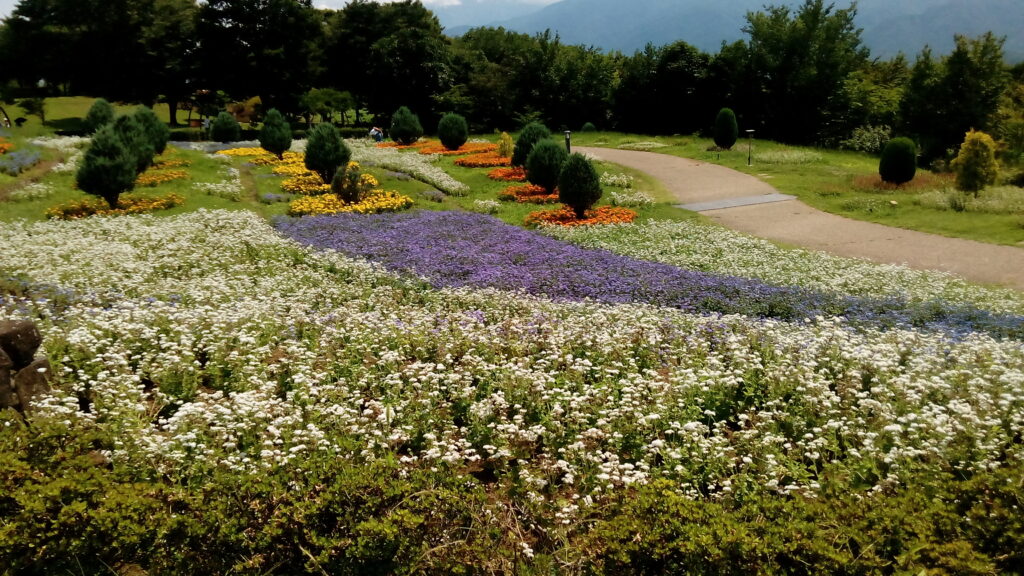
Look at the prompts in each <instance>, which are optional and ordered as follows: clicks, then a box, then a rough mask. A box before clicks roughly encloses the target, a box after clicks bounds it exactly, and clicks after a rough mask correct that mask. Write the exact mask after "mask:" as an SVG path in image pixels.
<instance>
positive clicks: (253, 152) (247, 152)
mask: <svg viewBox="0 0 1024 576" xmlns="http://www.w3.org/2000/svg"><path fill="white" fill-rule="evenodd" d="M217 154H221V155H223V156H272V157H274V158H277V156H274V155H273V154H271V153H270V152H267V151H266V150H264V149H263V148H258V147H257V148H231V149H229V150H221V151H219V152H217Z"/></svg>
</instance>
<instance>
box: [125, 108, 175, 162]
mask: <svg viewBox="0 0 1024 576" xmlns="http://www.w3.org/2000/svg"><path fill="white" fill-rule="evenodd" d="M134 116H135V121H136V122H138V123H139V126H141V127H142V132H143V134H145V136H146V139H147V140H149V143H150V144H151V145H152V146H153V152H154V153H155V154H163V153H164V150H166V149H167V141H168V140H170V139H171V129H170V128H168V127H167V125H166V124H164V123H163V122H162V121H161V120H160V119H159V118H157V117H156V113H155V112H153V110H152V109H151V108H148V107H146V106H139V107H138V108H137V109H136V110H135V114H134Z"/></svg>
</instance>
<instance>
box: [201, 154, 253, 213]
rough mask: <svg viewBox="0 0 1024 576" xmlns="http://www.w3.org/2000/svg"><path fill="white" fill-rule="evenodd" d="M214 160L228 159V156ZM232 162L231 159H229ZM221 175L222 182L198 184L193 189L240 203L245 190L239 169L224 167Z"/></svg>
mask: <svg viewBox="0 0 1024 576" xmlns="http://www.w3.org/2000/svg"><path fill="white" fill-rule="evenodd" d="M214 158H227V157H226V156H223V155H222V156H214ZM229 160H230V159H229ZM220 175H221V178H222V180H220V181H217V182H196V183H195V184H193V185H192V188H193V189H195V190H197V191H199V192H204V193H206V194H207V195H209V196H217V197H219V198H224V199H226V200H232V201H235V202H240V201H241V200H242V194H243V193H244V191H245V189H244V188H243V187H242V176H241V173H240V172H239V171H238V169H237V168H234V167H232V166H228V165H224V166H222V167H221V170H220Z"/></svg>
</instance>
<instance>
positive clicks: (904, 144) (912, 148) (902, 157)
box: [878, 138, 917, 184]
mask: <svg viewBox="0 0 1024 576" xmlns="http://www.w3.org/2000/svg"><path fill="white" fill-rule="evenodd" d="M916 173H917V145H916V144H914V141H913V140H911V139H910V138H893V139H892V140H889V143H888V144H886V145H885V148H883V149H882V158H881V159H880V160H879V161H878V175H879V176H881V177H882V181H883V182H890V183H892V184H903V183H905V182H910V181H911V180H913V179H914V174H916Z"/></svg>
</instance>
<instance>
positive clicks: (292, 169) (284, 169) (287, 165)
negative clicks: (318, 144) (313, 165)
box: [273, 158, 310, 176]
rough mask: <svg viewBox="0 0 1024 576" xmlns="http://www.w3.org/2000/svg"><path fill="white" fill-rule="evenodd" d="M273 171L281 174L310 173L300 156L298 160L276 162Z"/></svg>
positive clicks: (299, 174)
mask: <svg viewBox="0 0 1024 576" xmlns="http://www.w3.org/2000/svg"><path fill="white" fill-rule="evenodd" d="M273 172H274V174H280V175H282V176H301V175H302V174H307V173H310V172H309V170H307V169H306V165H305V164H303V162H302V159H301V158H300V159H299V161H298V162H287V161H285V162H278V163H277V164H276V165H275V166H274V170H273Z"/></svg>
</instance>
